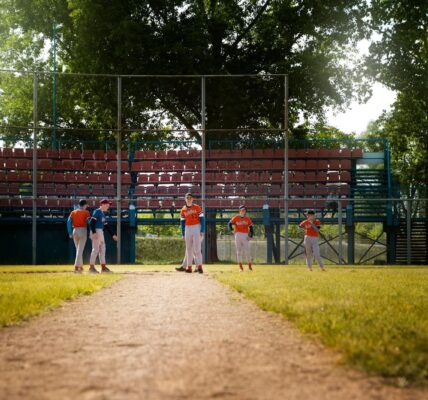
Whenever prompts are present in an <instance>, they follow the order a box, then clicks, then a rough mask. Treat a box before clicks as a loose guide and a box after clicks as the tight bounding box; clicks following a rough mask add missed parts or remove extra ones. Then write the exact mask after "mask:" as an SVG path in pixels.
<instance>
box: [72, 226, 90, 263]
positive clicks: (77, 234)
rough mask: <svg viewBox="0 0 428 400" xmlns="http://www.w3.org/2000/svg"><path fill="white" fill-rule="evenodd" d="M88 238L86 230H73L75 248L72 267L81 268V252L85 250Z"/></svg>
mask: <svg viewBox="0 0 428 400" xmlns="http://www.w3.org/2000/svg"><path fill="white" fill-rule="evenodd" d="M87 238H88V231H87V229H86V228H74V229H73V241H74V245H75V246H76V259H75V260H74V266H76V267H83V250H85V245H86V240H87Z"/></svg>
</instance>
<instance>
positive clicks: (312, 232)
mask: <svg viewBox="0 0 428 400" xmlns="http://www.w3.org/2000/svg"><path fill="white" fill-rule="evenodd" d="M312 223H313V224H314V225H317V226H321V222H320V221H319V219H315V220H314V221H313V222H312ZM299 226H300V228H303V229H304V230H305V235H306V236H318V235H319V232H317V231H316V230H315V229H314V228H312V226H311V223H310V222H309V220H308V219H307V220H305V221H303V222H301V223H300V225H299Z"/></svg>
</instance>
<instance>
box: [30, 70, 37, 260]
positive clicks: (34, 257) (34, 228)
mask: <svg viewBox="0 0 428 400" xmlns="http://www.w3.org/2000/svg"><path fill="white" fill-rule="evenodd" d="M37 91H38V77H37V75H36V74H33V196H32V201H33V204H32V205H33V215H32V219H31V250H32V263H33V265H36V264H37V125H38V124H37V119H38V115H37V114H38V113H37V102H38V93H37Z"/></svg>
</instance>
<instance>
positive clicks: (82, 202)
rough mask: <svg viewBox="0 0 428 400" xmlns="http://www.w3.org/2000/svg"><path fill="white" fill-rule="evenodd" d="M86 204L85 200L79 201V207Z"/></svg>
mask: <svg viewBox="0 0 428 400" xmlns="http://www.w3.org/2000/svg"><path fill="white" fill-rule="evenodd" d="M86 204H88V202H87V201H86V200H85V199H81V200H79V206H80V207H83V206H84V205H86Z"/></svg>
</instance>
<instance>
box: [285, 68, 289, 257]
mask: <svg viewBox="0 0 428 400" xmlns="http://www.w3.org/2000/svg"><path fill="white" fill-rule="evenodd" d="M288 205H289V204H288V76H287V75H285V76H284V229H285V230H284V237H285V247H284V256H285V265H288V254H289V249H288Z"/></svg>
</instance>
